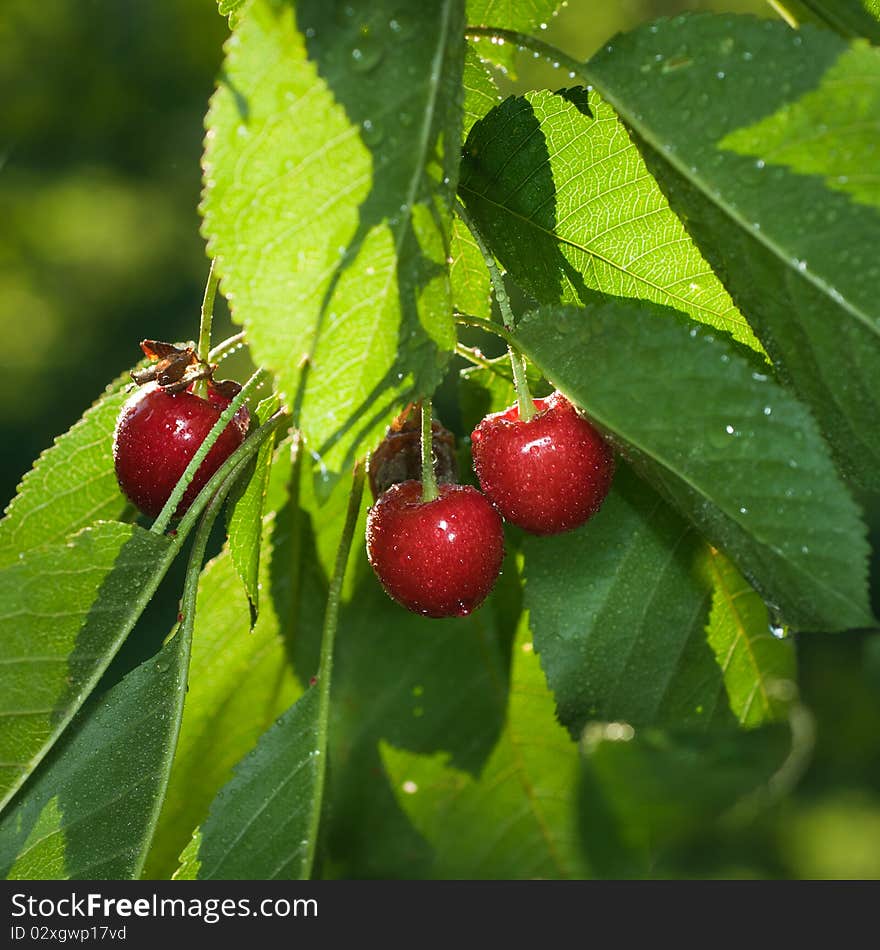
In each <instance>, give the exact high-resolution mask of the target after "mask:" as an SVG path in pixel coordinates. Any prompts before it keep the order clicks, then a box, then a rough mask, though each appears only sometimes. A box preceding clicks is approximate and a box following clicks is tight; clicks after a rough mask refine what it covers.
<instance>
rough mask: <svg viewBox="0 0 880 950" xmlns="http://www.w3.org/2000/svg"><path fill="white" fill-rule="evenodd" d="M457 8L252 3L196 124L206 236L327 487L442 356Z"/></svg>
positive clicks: (254, 346) (431, 383) (448, 336)
mask: <svg viewBox="0 0 880 950" xmlns="http://www.w3.org/2000/svg"><path fill="white" fill-rule="evenodd" d="M463 14H464V11H463V4H461V3H456V2H454V0H431V2H430V3H427V4H422V5H421V6H420V8H419V14H418V17H417V18H416V17H413V16H411V15H410V14H409V13H408V12H407V11H401V8H400V4H399V2H394V3H392V2H390V0H382V2H379V3H372V4H370V5H369V9H366V8H355V7H354V6H349V5H344V4H342V3H334V4H327V3H324V2H317V0H307V2H300V3H298V4H297V5H296V9H295V10H294V7H293V4H292V3H290V2H287V0H253V2H252V3H251V4H250V5H249V7H248V11H247V15H246V16H245V17H243V18H242V20H241V21H240V23H239V25H238V27H237V29H236V31H235V33H234V35H233V37H232V39H231V40H230V42H229V43H228V45H227V57H226V61H225V64H224V69H223V73H222V76H221V82H220V87H219V89H218V90H217V92H216V94H215V96H214V97H213V99H212V103H211V109H210V112H209V114H208V136H207V140H206V153H205V198H204V202H203V206H202V210H203V213H204V228H203V230H204V233H205V235H206V237H207V238H208V242H209V249H210V252H211V254H212V255H214V256H215V257H216V260H217V268H218V270H219V272H220V274H221V275H222V279H223V289H224V292H225V293H226V295H227V298H228V300H229V303H230V306H231V309H232V311H233V315H234V317H235V319H236V320H237V321H239V322H240V323H242V324H243V325H244V326H245V327H246V329H247V334H248V341H249V344H250V347H251V350H252V353H253V354H254V357H255V359H256V361H257V362H258V363H260V365H263V366H266V367H268V368H270V369H272V370H273V371H274V372H275V373H276V374H277V377H278V382H279V386H280V389H281V392H282V394H283V396H284V397H285V398H286V399H287V400H288V401H289V404H290V405H291V407H292V409H293V411H294V417H295V421H296V422H297V423H298V424H301V426H302V428H303V430H304V432H305V435H306V438H307V440H308V441H309V445H310V449H311V450H312V451H313V452H315V453H317V454H318V455H319V456H320V457H321V458H322V464H324V465H325V466H326V467H327V468H328V469H330V470H331V471H334V472H339V471H341V470H342V469H343V468H345V467H346V466H347V465H349V464H351V463H352V462H353V460H354V458H355V456H356V454H357V453H358V451H359V449H361V448H362V447H367V446H369V445H370V444H371V443H373V442H374V441H378V438H379V437H381V434H382V431H383V429H384V426H385V425H386V424H387V423H388V422H389V421H390V418H391V417H392V416H393V415H394V410H395V408H396V407H398V406H399V404H401V403H402V402H404V401H405V398H406V397H407V396H408V395H411V394H414V393H429V392H431V391H433V389H434V388H435V387H436V385H437V384H438V382H439V380H440V378H441V374H442V371H443V365H444V361H445V358H446V355H445V354H448V352H449V351H451V349H452V347H453V346H454V342H455V334H454V327H453V324H452V317H451V307H450V286H449V274H448V264H447V258H448V257H449V253H450V251H449V234H450V229H451V202H452V197H453V194H454V189H455V185H456V179H457V163H458V152H459V142H460V130H461V95H460V88H461V76H462V69H463V61H464V47H465V43H464V39H463V36H462V29H463V25H464V24H463Z"/></svg>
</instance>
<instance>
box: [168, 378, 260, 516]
mask: <svg viewBox="0 0 880 950" xmlns="http://www.w3.org/2000/svg"><path fill="white" fill-rule="evenodd" d="M268 378H269V373H268V372H267V371H266V370H264V369H258V370H257V371H256V372H255V373H254V375H253V376H251V378H250V379H249V380H248V381H247V382H246V383H245V384H244V386H242V388H241V392H239V393H238V395H237V396H236V397H235V399H233V400H232V402H231V403H230V404H229V405H228V406H227V407H226V408H225V409H224V410H223V412H222V413H221V414H220V418H219V419H218V420H217V421H216V422H215V423H214V426H213V428H212V429H211V431H210V432H209V433H208V434H207V436H206V437H205V441H204V442H202V444H201V445H200V446H199V447H198V449H197V450H196V454H195V455H194V456H193V457H192V458H191V459H190V462H189V465H187V467H186V468H185V469H184V471H183V475H181V476H180V479H179V480H178V482H177V484H176V485H175V486H174V491H172V492H171V496H170V497H169V499H168V501H166V502H165V507H164V508H163V509H162V510H161V511H160V512H159V516H158V518H156V520H155V521H154V522H153V525H152V527H151V528H150V531H152V532H153V534H163V533H164V531H165V529H166V528H167V527H168V525H169V523H170V522H171V519H172V518H173V517H174V512H175V511H177V506H178V505H179V504H180V499H181V498H183V494H184V492H185V491H186V490H187V488H188V487H189V484H190V482H191V481H192V480H193V477H194V476H195V474H196V472H197V471H198V468H199V466H200V465H201V464H202V462H203V461H204V460H205V457H206V456H207V454H208V452H210V451H211V448H212V447H213V445H214V443H215V442H216V441H217V439H218V438H219V437H220V433H221V432H223V430H224V429H225V428H226V426H227V425H229V423H230V422H231V421H232V417H233V416H234V415H235V414H236V412H238V410H239V409H240V408H241V406H242V404H243V403H244V401H245V399H247V397H248V396H249V395H250V394H251V393H252V392H253V391H254V390H255V389H258V388H259V387H260V386H262V385H263V384H264V383H265V382H266V380H267V379H268ZM245 442H247V440H245ZM243 444H244V443H243ZM241 447H242V446H239V449H240V448H241ZM236 451H237V450H236Z"/></svg>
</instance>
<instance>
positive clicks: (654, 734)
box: [579, 722, 792, 878]
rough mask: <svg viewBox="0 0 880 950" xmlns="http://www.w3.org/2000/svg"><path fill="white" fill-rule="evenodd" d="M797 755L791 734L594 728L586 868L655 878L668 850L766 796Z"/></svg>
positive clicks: (783, 730)
mask: <svg viewBox="0 0 880 950" xmlns="http://www.w3.org/2000/svg"><path fill="white" fill-rule="evenodd" d="M791 748H792V739H791V738H790V737H789V730H788V728H787V727H785V726H767V727H764V728H762V729H758V730H753V731H750V732H745V733H743V732H739V733H738V732H721V733H717V732H713V733H711V734H701V733H688V732H686V731H675V732H669V733H666V732H662V731H660V730H658V729H645V730H633V729H632V727H631V726H629V725H627V724H625V723H619V722H612V723H600V722H595V723H591V724H590V725H589V726H588V727H587V729H586V730H585V732H584V737H583V741H582V749H583V753H584V754H583V767H582V772H581V786H580V792H579V795H580V828H581V834H582V837H583V843H584V850H585V851H586V854H587V856H588V860H589V861H590V863H591V864H592V866H593V867H594V869H595V870H596V872H597V874H598V875H599V876H601V877H605V878H631V877H642V876H648V875H650V874H651V873H652V872H653V873H655V874H656V872H657V866H658V863H660V861H661V859H662V857H663V852H664V850H666V849H668V848H669V847H670V846H671V845H673V844H674V843H676V842H678V841H680V840H682V839H686V838H688V837H698V836H699V835H701V834H705V832H706V830H707V828H708V827H710V826H711V825H712V824H714V823H715V822H717V821H718V819H719V818H721V817H722V816H723V815H725V813H728V812H729V811H730V810H731V809H732V808H733V807H734V806H736V805H737V804H738V803H739V802H740V801H742V800H743V799H748V798H749V797H750V796H754V795H756V794H757V793H758V792H759V790H760V789H761V788H762V787H764V788H766V787H767V786H768V784H770V783H771V782H772V781H773V779H774V777H776V776H778V775H779V771H780V769H781V768H782V767H783V764H784V762H785V761H786V757H787V755H790V754H791V753H790V750H791ZM660 867H661V868H662V867H663V865H662V863H660ZM667 875H669V876H675V869H674V868H672V869H669V870H667ZM661 876H662V875H661Z"/></svg>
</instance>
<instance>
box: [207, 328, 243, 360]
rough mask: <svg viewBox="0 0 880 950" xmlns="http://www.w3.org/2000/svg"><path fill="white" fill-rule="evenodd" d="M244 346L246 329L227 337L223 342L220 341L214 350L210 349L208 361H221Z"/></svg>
mask: <svg viewBox="0 0 880 950" xmlns="http://www.w3.org/2000/svg"><path fill="white" fill-rule="evenodd" d="M242 346H244V330H241V331H240V332H239V333H235V334H233V335H232V336H230V337H227V339H225V340H223V342H222V343H218V344H217V345H216V346H215V347H214V349H213V350H210V351H209V353H208V362H209V363H219V362H220V361H221V360H225V359H226V357H227V356H229V355H230V354H231V353H234V352H235V351H236V350H238V349H240V348H241V347H242Z"/></svg>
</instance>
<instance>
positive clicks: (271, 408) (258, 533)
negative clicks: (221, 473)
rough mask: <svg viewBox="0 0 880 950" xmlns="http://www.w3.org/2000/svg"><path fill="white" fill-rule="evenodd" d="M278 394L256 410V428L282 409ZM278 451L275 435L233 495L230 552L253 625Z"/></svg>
mask: <svg viewBox="0 0 880 950" xmlns="http://www.w3.org/2000/svg"><path fill="white" fill-rule="evenodd" d="M279 405H280V400H279V398H278V396H277V395H272V396H270V397H269V398H268V399H264V400H263V401H262V402H261V403H260V404H259V406H257V410H256V425H262V424H263V423H264V422H266V421H267V420H268V419H269V417H270V416H272V415H274V414H275V413H276V412H277V411H278V408H279ZM274 450H275V439H274V436H273V437H270V438H268V439H266V441H265V442H264V443H263V444H262V445H261V446H260V451H259V452H258V453H257V455H256V458H255V459H254V461H253V463H252V465H251V469H250V470H249V471H248V472H247V473H246V474H245V475H244V476H243V477H242V478H241V479H239V481H238V482H237V483H236V485H235V487H234V488H233V490H232V492H231V493H230V496H229V502H228V505H229V506H228V508H227V522H226V531H227V534H228V535H229V549H230V552H231V554H232V561H233V563H234V564H235V569H236V570H237V571H238V576H239V577H240V578H241V580H242V583H243V584H244V589H245V592H246V593H247V596H248V600H249V601H250V604H251V618H252V622H253V623H256V619H257V614H258V612H259V606H260V602H259V595H260V586H259V583H258V579H259V571H260V542H261V538H262V530H263V505H264V503H265V500H266V491H267V489H268V487H269V472H270V469H271V467H272V456H273V453H274Z"/></svg>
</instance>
